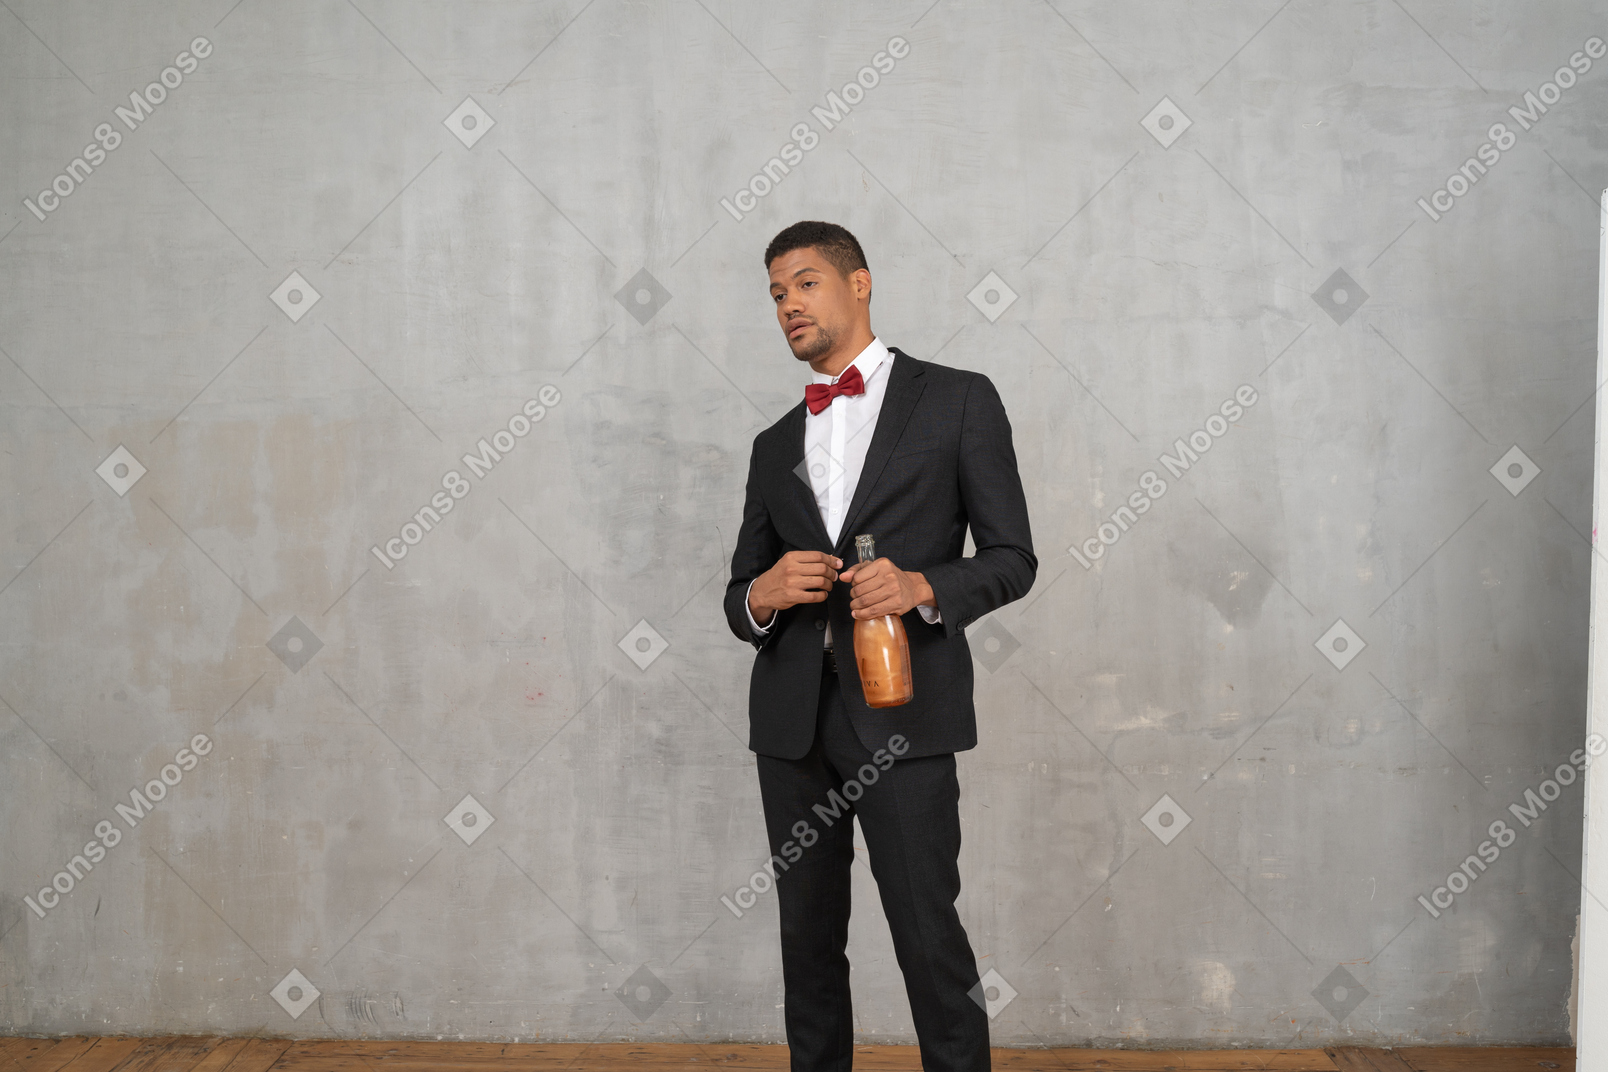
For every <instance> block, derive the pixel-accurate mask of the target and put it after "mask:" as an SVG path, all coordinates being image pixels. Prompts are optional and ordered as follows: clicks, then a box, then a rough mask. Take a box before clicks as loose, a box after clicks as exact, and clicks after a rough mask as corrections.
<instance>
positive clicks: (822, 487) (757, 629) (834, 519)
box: [743, 338, 943, 648]
mask: <svg viewBox="0 0 1608 1072" xmlns="http://www.w3.org/2000/svg"><path fill="white" fill-rule="evenodd" d="M851 368H857V369H859V370H860V376H861V377H862V378H863V379H864V381H865V393H864V394H858V395H837V396H836V397H834V398H833V399H832V401H831V402H830V403H829V404H828V405H827V407H826V408H825V409H823V410H822V411H821V412H819V413H811V412H809V410H808V409H806V410H805V411H804V458H805V461H806V462H807V463H808V464H807V465H806V469H807V470H808V472H809V476H810V490H811V491H813V492H814V493H815V505H816V508H817V509H819V510H820V511H821V521H822V522H824V523H825V525H826V534H827V536H829V537H830V538H831V540H832V543H833V545H834V546H836V544H837V541H838V534H839V533H840V532H842V531H843V521H844V518H845V515H847V514H848V512H849V504H850V503H852V502H853V501H854V489H855V488H856V487H858V486H859V483H860V471H861V470H862V469H864V468H865V454H866V450H867V449H868V448H869V447H870V446H871V436H872V433H874V432H875V431H876V427H877V415H878V414H879V413H881V412H882V399H883V397H884V396H886V395H887V393H888V376H889V374H890V372H891V370H892V368H893V355H892V354H891V353H889V352H888V348H887V347H886V346H884V345H883V344H882V340H881V339H877V338H873V339H872V340H871V345H869V346H867V347H866V348H865V349H864V350H861V351H860V354H859V356H858V357H856V358H855V359H854V360H853V361H851V362H849V363H848V364H847V365H845V366H844V368H843V371H842V372H840V373H838V374H837V375H836V376H827V375H825V374H824V373H820V372H816V373H814V374H812V376H811V382H812V383H825V384H835V383H837V382H838V380H839V379H840V378H842V376H843V375H844V374H846V373H847V372H848V371H849V369H851ZM850 553H851V554H852V553H853V552H852V551H851V552H850ZM894 564H895V565H898V563H894ZM843 565H844V568H845V569H847V568H849V567H850V566H853V565H854V560H853V559H845V560H844V563H843ZM755 580H758V578H757V577H756V578H755ZM748 587H749V589H750V590H751V589H752V588H753V587H754V583H753V581H750V582H749V583H748ZM743 603H744V607H745V609H746V607H747V599H746V598H745V599H744V601H743ZM916 609H917V610H919V611H921V617H922V619H923V620H924V621H926V622H928V623H932V624H936V623H938V622H940V621H942V620H943V618H942V617H941V616H940V615H939V613H938V608H937V607H927V606H921V607H917V608H916ZM747 613H748V624H749V625H750V626H752V627H753V629H754V633H755V634H756V635H757V636H764V635H765V634H766V633H768V632H770V630H771V626H774V625H775V624H776V618H775V616H774V615H772V617H771V625H768V626H761V625H760V624H759V623H758V622H756V621H754V612H753V611H752V610H748V611H747ZM822 646H823V647H828V648H830V647H832V623H831V622H827V623H826V637H825V639H824V640H823V642H822Z"/></svg>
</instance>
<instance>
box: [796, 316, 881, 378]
mask: <svg viewBox="0 0 1608 1072" xmlns="http://www.w3.org/2000/svg"><path fill="white" fill-rule="evenodd" d="M876 338H877V336H876V332H874V331H872V330H871V328H870V327H869V326H868V327H866V329H865V331H864V332H863V333H861V332H855V333H854V336H853V338H851V339H849V341H848V342H846V343H844V344H843V345H842V346H838V347H834V348H833V349H832V350H831V351H830V352H829V353H827V354H826V355H825V356H824V357H818V358H816V359H815V360H814V361H811V362H810V368H811V369H812V370H814V371H815V372H817V373H819V374H821V375H822V376H836V375H837V374H838V373H840V372H842V371H843V370H844V369H846V368H848V367H849V366H850V365H851V364H853V363H854V359H855V358H857V357H859V356H860V355H861V354H863V353H864V352H865V348H866V347H867V346H870V345H871V344H872V343H873V342H875V341H876Z"/></svg>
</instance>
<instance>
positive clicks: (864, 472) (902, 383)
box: [798, 346, 925, 565]
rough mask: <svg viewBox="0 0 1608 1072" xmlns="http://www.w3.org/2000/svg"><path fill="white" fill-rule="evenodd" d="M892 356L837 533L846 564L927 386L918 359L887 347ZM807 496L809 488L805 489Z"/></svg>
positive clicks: (812, 503)
mask: <svg viewBox="0 0 1608 1072" xmlns="http://www.w3.org/2000/svg"><path fill="white" fill-rule="evenodd" d="M888 351H889V353H890V354H891V355H892V359H893V367H892V368H891V369H889V370H888V389H887V392H886V393H885V394H883V396H882V409H881V411H880V412H878V414H877V428H876V431H875V432H873V433H872V434H871V445H870V446H869V447H867V448H866V452H865V465H864V466H863V467H862V468H861V470H860V482H859V483H858V484H856V485H855V487H854V500H853V501H852V502H851V503H849V512H848V515H847V516H846V517H845V518H844V521H843V528H842V529H841V530H839V532H838V542H837V547H835V548H833V551H832V553H833V554H834V555H836V556H837V557H839V558H841V559H842V560H843V562H844V564H845V565H847V564H848V563H850V562H851V561H853V556H851V555H850V554H849V552H848V550H845V548H852V547H853V546H854V526H855V524H856V523H857V522H858V521H859V519H860V515H861V514H863V513H864V512H865V508H866V503H867V502H868V501H870V498H871V493H872V491H874V490H875V488H876V483H877V478H878V477H879V476H881V475H882V470H883V469H884V468H885V467H886V465H887V463H888V456H889V455H890V454H892V453H893V448H894V445H895V444H897V443H898V442H899V437H900V436H902V435H903V434H904V429H905V425H906V424H908V423H909V421H910V414H911V412H912V411H913V410H914V409H915V408H916V400H917V399H919V398H920V397H921V391H922V388H923V387H924V386H925V384H923V383H922V382H921V380H920V379H919V377H920V376H921V372H922V370H921V366H919V365H917V364H916V360H915V358H913V357H911V356H910V355H909V354H906V353H903V352H902V351H900V350H898V349H897V348H895V347H892V346H890V347H888ZM799 413H800V417H799V421H798V424H799V430H798V443H799V457H801V458H802V457H803V454H804V419H803V416H802V414H803V409H802V408H800V410H799ZM805 492H806V493H808V492H809V489H808V488H805ZM806 497H807V498H808V499H809V505H810V513H812V514H814V515H815V518H816V520H817V521H819V520H820V516H821V515H820V511H819V510H818V509H816V507H815V498H814V496H813V495H808V494H807V496H806ZM821 534H822V536H823V537H824V536H825V535H826V526H825V525H824V524H823V525H822V526H821Z"/></svg>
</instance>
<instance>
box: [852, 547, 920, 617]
mask: <svg viewBox="0 0 1608 1072" xmlns="http://www.w3.org/2000/svg"><path fill="white" fill-rule="evenodd" d="M838 580H839V581H845V582H848V583H849V585H850V588H849V611H850V613H851V614H852V615H853V616H854V617H855V618H880V617H882V616H883V615H884V614H905V613H907V612H909V611H911V610H913V609H914V608H916V607H921V606H926V607H935V606H937V605H938V597H937V596H935V595H934V594H933V591H932V586H931V585H929V584H928V583H927V579H926V578H925V577H923V576H922V575H921V574H919V573H916V572H914V571H910V572H906V571H905V570H902V569H900V568H899V567H898V566H895V565H894V564H893V563H892V562H891V561H890V560H888V559H886V558H878V559H875V560H873V561H871V562H865V563H861V564H857V565H855V566H853V567H851V568H849V569H846V570H844V571H842V572H841V573H839V574H838Z"/></svg>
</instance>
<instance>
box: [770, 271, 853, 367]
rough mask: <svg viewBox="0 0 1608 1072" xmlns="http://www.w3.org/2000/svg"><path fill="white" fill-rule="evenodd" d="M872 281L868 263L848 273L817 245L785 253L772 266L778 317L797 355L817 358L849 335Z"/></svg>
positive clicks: (808, 358)
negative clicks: (866, 266)
mask: <svg viewBox="0 0 1608 1072" xmlns="http://www.w3.org/2000/svg"><path fill="white" fill-rule="evenodd" d="M870 287H871V273H870V272H869V271H867V270H866V269H864V268H861V269H859V270H857V271H855V272H852V273H851V274H850V275H849V277H848V278H847V279H845V278H844V277H843V276H842V275H841V274H840V273H839V272H838V270H837V269H836V268H835V267H833V265H832V262H830V261H828V260H827V259H826V258H825V257H823V256H821V253H820V251H819V250H817V249H816V248H815V247H813V246H808V247H805V248H804V249H795V250H793V251H792V252H790V253H783V254H782V255H781V256H779V257H777V258H776V259H775V260H773V261H771V266H770V289H771V298H772V300H773V301H775V302H776V322H777V323H778V324H780V325H781V326H782V334H783V335H784V336H786V338H787V345H788V346H789V347H791V348H792V350H793V356H794V357H796V358H798V359H799V360H800V361H814V360H815V359H816V358H819V357H821V356H823V355H825V354H826V353H828V352H830V351H831V349H832V347H833V346H834V345H835V344H836V343H837V341H838V340H839V339H842V338H847V337H848V336H849V332H850V330H851V329H852V327H853V325H854V321H855V318H856V317H857V316H859V315H860V309H861V303H862V302H864V301H865V300H866V297H865V295H868V294H869V292H870Z"/></svg>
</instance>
